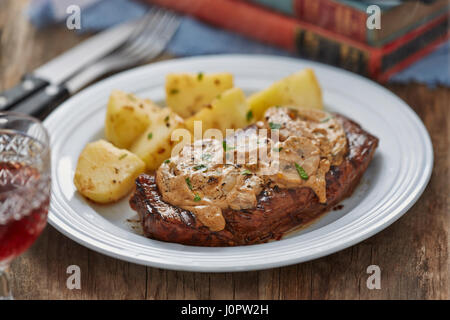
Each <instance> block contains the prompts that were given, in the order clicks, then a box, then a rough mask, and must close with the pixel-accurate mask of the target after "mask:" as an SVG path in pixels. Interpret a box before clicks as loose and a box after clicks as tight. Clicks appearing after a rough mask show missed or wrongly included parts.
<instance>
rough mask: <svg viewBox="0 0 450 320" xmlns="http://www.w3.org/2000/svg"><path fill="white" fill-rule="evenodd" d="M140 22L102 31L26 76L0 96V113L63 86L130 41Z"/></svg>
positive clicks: (132, 22)
mask: <svg viewBox="0 0 450 320" xmlns="http://www.w3.org/2000/svg"><path fill="white" fill-rule="evenodd" d="M138 22H139V20H135V21H131V22H127V23H124V24H121V25H119V26H116V27H114V28H111V29H108V30H106V31H103V32H101V33H99V34H98V35H95V36H93V37H91V38H89V39H87V40H85V41H83V42H82V43H81V44H79V45H78V46H76V47H74V48H72V49H70V50H68V51H66V52H65V53H63V54H61V55H60V56H58V57H56V58H55V59H53V60H51V61H50V62H48V63H46V64H44V65H42V66H40V67H39V68H37V69H36V70H34V71H33V72H32V73H30V74H26V75H25V76H24V77H23V78H22V81H21V82H20V83H19V84H17V85H16V86H15V87H13V88H11V89H9V90H6V91H4V92H2V93H0V111H1V110H8V109H10V108H11V107H13V106H14V105H15V104H17V103H18V102H20V101H22V100H24V99H25V98H27V97H29V96H30V95H32V94H33V93H35V92H37V91H39V90H41V89H42V88H44V87H46V86H47V85H49V84H54V85H58V84H61V83H62V82H63V81H64V80H66V79H68V78H69V77H70V76H72V75H73V74H74V73H75V72H77V71H78V70H80V69H81V68H83V67H85V66H87V65H88V64H90V63H92V62H93V61H96V60H98V59H99V58H101V57H103V56H105V55H106V54H108V53H110V52H111V51H113V50H114V49H116V48H117V47H118V46H119V45H121V44H122V43H123V42H125V40H126V39H128V37H129V36H130V35H131V33H132V32H133V30H134V29H135V28H136V25H137V23H138Z"/></svg>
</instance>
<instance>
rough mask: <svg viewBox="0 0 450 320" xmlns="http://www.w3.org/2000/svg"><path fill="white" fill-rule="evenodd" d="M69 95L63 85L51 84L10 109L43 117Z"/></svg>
mask: <svg viewBox="0 0 450 320" xmlns="http://www.w3.org/2000/svg"><path fill="white" fill-rule="evenodd" d="M69 96H70V92H69V90H67V88H66V87H65V86H64V85H53V84H51V85H49V86H47V87H46V88H45V89H43V90H41V91H39V92H37V93H35V94H34V95H32V96H31V97H29V98H28V99H26V100H25V101H22V102H20V103H18V104H17V105H15V106H14V107H13V108H12V111H14V112H20V113H25V114H27V115H30V116H34V117H40V118H43V117H45V116H46V115H47V114H48V113H49V112H50V111H52V110H53V109H54V107H56V106H57V105H58V104H59V103H61V102H62V101H63V100H65V99H67V98H68V97H69Z"/></svg>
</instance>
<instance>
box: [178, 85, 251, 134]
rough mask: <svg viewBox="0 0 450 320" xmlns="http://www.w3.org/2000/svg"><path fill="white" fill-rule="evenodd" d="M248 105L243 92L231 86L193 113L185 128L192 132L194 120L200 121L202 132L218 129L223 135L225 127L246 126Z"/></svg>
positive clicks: (237, 127) (248, 119)
mask: <svg viewBox="0 0 450 320" xmlns="http://www.w3.org/2000/svg"><path fill="white" fill-rule="evenodd" d="M247 113H248V107H247V103H246V100H245V95H244V92H243V91H242V90H241V89H239V88H232V89H229V90H227V91H225V92H223V93H222V94H221V95H219V96H218V97H217V98H216V99H214V100H213V101H212V103H211V104H210V105H208V106H207V107H205V108H203V109H202V110H200V111H199V112H197V113H196V114H195V115H193V116H192V117H190V118H189V119H187V120H186V128H187V129H188V130H189V131H191V133H194V122H195V121H201V122H202V131H203V133H204V132H205V131H206V130H208V129H211V128H214V129H219V130H221V131H222V133H223V135H224V136H225V134H226V129H239V128H243V127H245V126H247V125H248V124H249V122H250V120H251V119H250V117H248V116H247Z"/></svg>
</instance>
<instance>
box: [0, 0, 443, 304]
mask: <svg viewBox="0 0 450 320" xmlns="http://www.w3.org/2000/svg"><path fill="white" fill-rule="evenodd" d="M27 3H28V1H27V0H19V1H17V0H6V1H0V90H1V89H5V88H8V87H10V86H12V85H14V84H15V83H16V82H17V81H18V80H19V79H20V76H21V75H22V74H23V73H24V72H27V71H31V70H33V68H35V67H37V66H39V65H40V64H42V63H44V62H45V61H48V60H50V59H51V58H52V57H54V56H56V55H58V54H59V53H61V52H63V51H65V50H67V49H68V48H70V47H72V46H73V45H75V44H77V43H78V42H80V41H81V40H82V39H84V38H85V37H86V36H83V37H79V36H77V35H75V34H74V33H73V32H72V31H68V30H66V29H64V28H57V27H54V28H49V29H48V30H46V32H37V31H36V30H34V29H33V28H32V27H31V26H30V25H29V24H28V22H26V20H25V19H24V18H23V15H22V13H23V10H24V8H25V7H26V5H27ZM165 58H167V57H165ZM387 88H388V89H390V90H391V91H393V92H394V93H396V94H397V95H399V96H400V97H401V98H402V99H404V100H405V101H406V102H407V103H408V104H409V105H410V106H411V107H412V108H413V109H414V110H415V111H416V112H417V113H418V115H419V116H420V117H421V119H422V120H423V121H424V123H425V125H426V127H427V129H428V131H429V133H430V136H431V138H432V141H433V146H434V152H435V167H434V172H433V176H432V178H431V180H430V183H429V186H428V187H427V189H426V191H425V192H424V194H423V196H422V197H421V199H420V200H419V201H418V202H417V203H416V204H415V205H414V206H413V207H412V208H411V209H410V210H409V212H408V213H407V214H406V215H405V216H404V217H402V218H401V219H399V220H398V221H397V222H395V223H394V224H393V225H392V226H390V227H389V228H387V229H386V230H384V231H382V232H380V233H379V234H377V235H375V236H373V237H371V238H370V239H367V240H366V241H364V242H362V243H360V244H358V245H356V246H353V247H351V248H348V249H346V250H343V251H341V252H339V253H336V254H333V255H330V256H328V257H324V258H321V259H318V260H315V261H311V262H306V263H303V264H299V265H294V266H287V267H283V268H275V269H269V270H262V271H254V272H243V273H214V274H209V273H191V272H176V271H168V270H162V269H157V268H146V267H143V266H138V265H133V264H130V263H126V262H123V261H119V260H116V259H112V258H109V257H106V256H104V255H101V254H98V253H96V252H94V251H91V250H89V249H87V248H85V247H83V246H81V245H78V244H77V243H75V242H74V241H72V240H70V239H69V238H67V237H65V236H64V235H62V234H61V233H59V232H58V231H56V230H55V229H54V228H52V227H51V226H48V227H47V228H46V230H45V232H44V233H43V234H42V236H41V237H40V238H39V239H38V241H37V242H36V243H35V244H34V245H33V247H32V248H31V249H30V250H28V251H27V252H26V253H25V254H23V255H22V256H21V257H19V258H17V259H16V261H15V262H14V263H13V265H12V268H11V269H12V272H13V287H14V292H15V296H16V298H18V299H107V298H108V299H109V298H111V299H143V298H147V299H448V298H449V297H450V296H449V280H448V277H449V267H450V265H449V255H448V254H449V241H448V232H449V230H450V225H449V224H450V222H449V212H450V202H449V190H448V181H449V180H450V179H449V178H450V177H449V167H450V156H449V141H448V139H449V136H450V128H449V123H448V119H450V117H449V112H450V111H449V106H450V89H448V88H442V87H438V88H435V89H429V88H427V87H426V86H423V85H418V84H411V85H389V86H387ZM71 264H75V265H78V266H80V268H81V272H82V277H81V279H82V288H81V290H68V289H67V288H66V280H67V277H68V275H67V273H66V269H67V267H68V266H69V265H71ZM371 264H375V265H378V266H379V267H380V268H381V279H382V280H381V290H369V289H368V288H367V286H366V280H367V277H368V274H367V273H366V269H367V266H369V265H371Z"/></svg>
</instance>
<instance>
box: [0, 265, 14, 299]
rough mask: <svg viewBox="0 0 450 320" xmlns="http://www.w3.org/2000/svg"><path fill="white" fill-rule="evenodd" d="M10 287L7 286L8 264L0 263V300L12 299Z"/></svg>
mask: <svg viewBox="0 0 450 320" xmlns="http://www.w3.org/2000/svg"><path fill="white" fill-rule="evenodd" d="M12 299H13V296H12V293H11V287H10V286H9V276H8V266H2V265H0V300H12Z"/></svg>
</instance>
